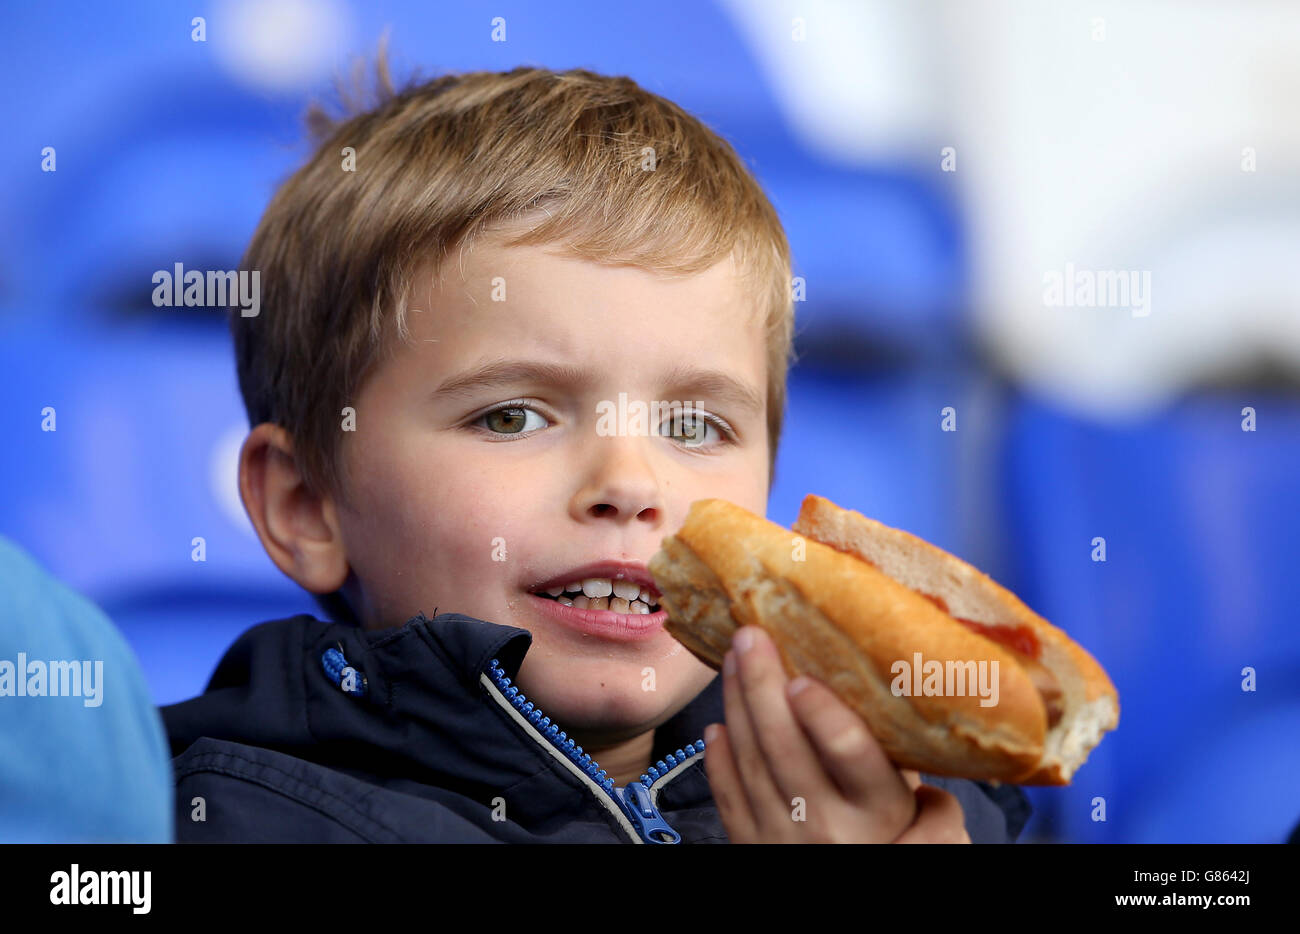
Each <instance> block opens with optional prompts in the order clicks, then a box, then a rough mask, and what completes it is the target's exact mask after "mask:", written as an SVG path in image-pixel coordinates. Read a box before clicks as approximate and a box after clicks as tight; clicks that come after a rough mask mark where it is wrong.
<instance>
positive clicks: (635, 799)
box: [618, 782, 682, 843]
mask: <svg viewBox="0 0 1300 934" xmlns="http://www.w3.org/2000/svg"><path fill="white" fill-rule="evenodd" d="M618 797H619V801H620V802H621V803H622V805H623V810H625V811H627V813H628V816H629V817H631V818H632V825H633V826H634V827H636V829H637V832H638V833H639V834H641V839H642V840H644V841H645V842H646V843H677V842H679V841H680V840H681V839H682V835H681V834H679V833H678V832H677V831H675V830H673V828H672V827H670V826H668V821H666V820H664V818H663V815H662V814H660V813H659V809H658V808H656V807H655V806H654V804H652V803H651V801H650V789H648V788H646V786H645V785H643V784H641V783H640V782H632V783H631V784H629V785H628V786H627V787H626V788H620V789H618ZM660 834H666V835H667V836H668V838H669V839H666V840H665V839H661V838H660V837H659V835H660Z"/></svg>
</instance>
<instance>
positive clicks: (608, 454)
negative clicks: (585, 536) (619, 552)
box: [571, 437, 665, 526]
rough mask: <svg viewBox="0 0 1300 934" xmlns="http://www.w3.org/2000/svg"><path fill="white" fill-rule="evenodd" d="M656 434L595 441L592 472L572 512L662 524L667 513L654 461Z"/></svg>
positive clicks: (588, 518) (579, 515) (585, 516)
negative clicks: (652, 456) (652, 457)
mask: <svg viewBox="0 0 1300 934" xmlns="http://www.w3.org/2000/svg"><path fill="white" fill-rule="evenodd" d="M654 440H655V439H654V438H638V437H599V438H595V439H594V440H593V441H592V442H591V449H592V451H593V453H592V455H591V457H592V460H591V467H590V471H591V472H590V476H589V477H588V480H587V482H586V483H584V484H583V485H582V487H581V489H579V490H578V491H577V492H576V493H575V494H574V498H573V504H572V507H571V512H572V514H573V517H574V518H575V519H577V520H578V521H579V522H590V521H592V520H594V519H604V520H611V519H612V520H615V521H619V522H624V523H627V522H633V521H636V522H642V523H645V524H646V525H648V526H655V525H659V524H660V523H662V522H663V518H664V515H665V509H664V494H663V488H662V483H661V481H660V478H659V476H658V475H657V473H656V472H655V470H654V467H653V465H652V464H651V462H650V451H649V450H648V445H649V444H651V443H653V441H654Z"/></svg>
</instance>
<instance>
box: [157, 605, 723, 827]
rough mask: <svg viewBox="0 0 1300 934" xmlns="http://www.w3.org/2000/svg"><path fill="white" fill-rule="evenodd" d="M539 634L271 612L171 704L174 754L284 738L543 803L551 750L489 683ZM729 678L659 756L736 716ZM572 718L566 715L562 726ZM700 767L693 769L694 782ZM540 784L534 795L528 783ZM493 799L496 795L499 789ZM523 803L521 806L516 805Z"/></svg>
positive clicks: (334, 757) (307, 748) (344, 764)
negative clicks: (347, 679) (345, 668)
mask: <svg viewBox="0 0 1300 934" xmlns="http://www.w3.org/2000/svg"><path fill="white" fill-rule="evenodd" d="M531 644H532V635H531V634H530V633H529V632H528V631H527V630H525V629H519V628H517V627H513V626H503V625H499V624H496V623H489V622H485V621H483V620H479V619H475V618H473V617H469V616H465V615H463V614H459V613H443V614H440V615H437V616H435V617H433V618H432V619H429V618H427V617H425V616H424V615H423V614H417V615H416V616H415V617H413V618H412V619H411V620H409V621H408V622H407V623H406V624H405V625H403V626H401V627H399V628H395V629H384V630H370V631H368V630H363V629H360V628H358V627H356V626H353V625H347V624H341V623H325V622H321V621H320V620H317V619H315V618H313V617H311V616H307V615H302V616H296V617H292V618H290V619H286V620H279V621H275V622H271V623H263V624H262V625H260V626H256V627H254V628H253V629H251V630H249V631H248V632H247V633H245V634H244V635H243V636H241V637H240V639H239V640H237V641H236V643H235V644H234V645H233V646H231V648H230V649H229V651H227V653H226V655H225V657H224V658H223V659H222V660H221V662H220V664H219V665H218V667H217V670H216V673H215V674H214V675H213V677H212V680H211V682H210V683H209V685H208V689H207V691H205V693H204V694H202V695H200V696H199V697H196V698H194V699H192V700H189V701H185V702H183V703H180V704H175V705H172V706H170V707H166V708H164V709H163V717H164V720H165V722H166V724H167V731H168V734H169V735H170V737H171V740H172V747H173V754H176V755H179V754H180V753H181V752H182V751H184V749H185V748H187V747H188V746H189V744H190V743H191V742H193V741H194V740H196V739H198V738H199V737H200V736H211V737H213V738H216V739H227V740H232V741H236V742H241V743H245V744H248V745H253V746H268V747H271V748H278V749H281V750H284V751H286V752H289V753H290V754H294V755H298V756H301V757H304V758H308V759H311V760H313V761H317V762H320V763H322V764H325V765H329V766H331V767H333V768H337V769H340V770H342V771H344V772H348V773H350V774H356V775H358V776H363V775H364V776H374V775H380V776H396V777H398V778H399V779H402V780H405V779H413V780H415V781H417V782H420V783H421V784H424V785H430V786H434V787H445V786H446V785H447V784H448V783H449V782H450V783H455V784H457V785H460V786H462V787H469V786H480V787H481V789H483V790H484V792H486V791H489V790H494V789H505V788H512V789H516V790H517V791H518V792H520V793H519V794H516V795H514V796H513V797H515V798H517V799H524V798H526V799H527V800H529V801H530V802H531V803H530V805H529V808H530V809H533V808H536V809H537V812H538V814H539V815H544V814H546V813H547V812H548V811H549V812H553V809H554V808H555V807H556V806H558V804H557V801H556V800H555V799H554V798H553V795H554V793H555V791H554V789H555V784H554V783H555V776H556V775H557V774H561V775H563V776H564V777H565V780H566V782H570V783H571V782H576V779H573V778H572V776H568V775H567V773H564V772H563V770H558V771H557V766H556V764H555V759H554V756H553V755H552V754H551V753H550V752H549V751H547V750H544V749H540V748H537V747H538V740H536V739H534V738H533V737H531V736H529V735H526V734H525V733H524V732H523V731H521V730H520V728H519V726H518V725H517V724H516V723H515V722H513V721H512V719H511V718H510V716H509V714H508V712H507V711H505V710H503V709H501V707H500V705H499V704H498V703H497V702H496V701H495V700H494V699H492V698H491V697H489V696H487V695H486V692H485V691H484V689H483V686H482V685H481V683H480V677H481V675H482V674H483V673H484V672H485V671H487V669H488V666H489V663H490V662H491V661H492V660H493V659H496V660H497V661H498V663H499V664H500V666H501V668H502V669H503V670H504V672H505V674H506V676H507V677H509V678H510V679H511V680H512V681H513V680H514V678H515V677H516V676H517V675H518V672H519V667H520V665H521V664H522V663H523V659H524V656H525V654H526V653H527V652H528V649H529V647H530V646H531ZM330 649H337V650H340V651H341V653H342V656H343V658H344V660H345V662H346V664H347V665H349V666H351V667H352V668H353V669H354V670H355V671H356V672H357V673H358V674H359V675H360V676H362V678H363V679H364V680H363V681H362V682H361V683H362V684H363V685H364V691H365V693H364V694H363V695H357V694H355V693H353V694H349V693H345V692H344V690H343V689H342V688H341V686H340V681H339V679H337V678H332V677H331V676H330V674H329V673H328V672H327V671H326V664H325V663H324V658H325V656H326V654H327V652H328V650H330ZM722 710H723V704H722V685H721V678H715V679H713V681H711V682H710V684H709V686H708V687H707V688H705V690H704V691H702V692H701V693H700V695H699V696H697V697H696V698H695V699H694V700H693V701H692V702H691V703H690V704H688V705H687V706H686V707H685V708H683V709H682V710H681V711H679V712H678V713H677V714H676V715H675V716H673V717H672V718H671V719H670V720H668V721H666V722H665V723H663V724H662V725H661V726H660V727H659V728H658V729H657V730H656V731H655V736H654V744H653V753H652V757H653V759H654V760H655V761H656V762H657V761H658V760H660V759H664V758H666V757H667V756H668V755H669V754H670V753H672V752H674V751H676V750H677V749H679V748H681V747H683V746H685V745H686V744H688V743H693V742H695V741H696V740H698V739H700V738H701V737H702V736H703V730H704V727H705V726H706V725H707V724H709V723H712V722H719V721H721V720H722V719H723V716H722ZM559 726H560V728H561V729H563V727H564V724H559ZM700 772H702V769H690V770H687V772H686V773H683V776H682V779H674V781H673V782H672V784H671V786H670V787H669V788H667V789H665V791H669V790H671V792H672V794H671V795H670V797H669V800H670V801H671V802H672V803H673V804H674V805H675V806H684V805H687V804H693V803H698V802H700V801H702V800H704V799H705V798H707V796H708V786H707V782H706V781H704V779H703V776H702V775H701V776H695V775H692V773H700ZM683 779H686V780H683ZM525 789H531V790H530V791H529V794H528V795H523V794H522V791H523V790H525ZM488 797H491V795H490V794H489V795H488ZM516 813H517V812H516Z"/></svg>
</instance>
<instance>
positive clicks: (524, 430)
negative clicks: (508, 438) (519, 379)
mask: <svg viewBox="0 0 1300 934" xmlns="http://www.w3.org/2000/svg"><path fill="white" fill-rule="evenodd" d="M530 415H531V416H533V419H532V421H531V422H530V421H529V416H530ZM474 424H475V425H482V426H483V427H484V428H486V429H487V430H488V431H490V432H492V433H493V434H500V435H519V434H528V433H530V432H532V431H536V430H537V429H538V428H546V427H547V426H548V425H549V424H550V423H549V422H548V421H546V419H545V418H544V417H543V416H542V415H541V413H540V412H538V411H536V410H535V409H530V408H528V407H527V406H522V405H507V406H502V407H501V408H497V409H493V410H492V411H490V412H484V413H483V414H482V415H480V416H479V417H478V418H476V419H475V420H474Z"/></svg>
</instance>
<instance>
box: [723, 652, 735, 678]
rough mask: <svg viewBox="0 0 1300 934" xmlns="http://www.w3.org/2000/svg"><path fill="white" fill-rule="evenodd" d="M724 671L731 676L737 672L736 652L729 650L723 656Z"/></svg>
mask: <svg viewBox="0 0 1300 934" xmlns="http://www.w3.org/2000/svg"><path fill="white" fill-rule="evenodd" d="M722 673H723V674H724V675H727V676H728V677H730V676H731V675H734V674H735V673H736V653H735V652H728V653H727V654H726V655H724V656H722Z"/></svg>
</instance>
